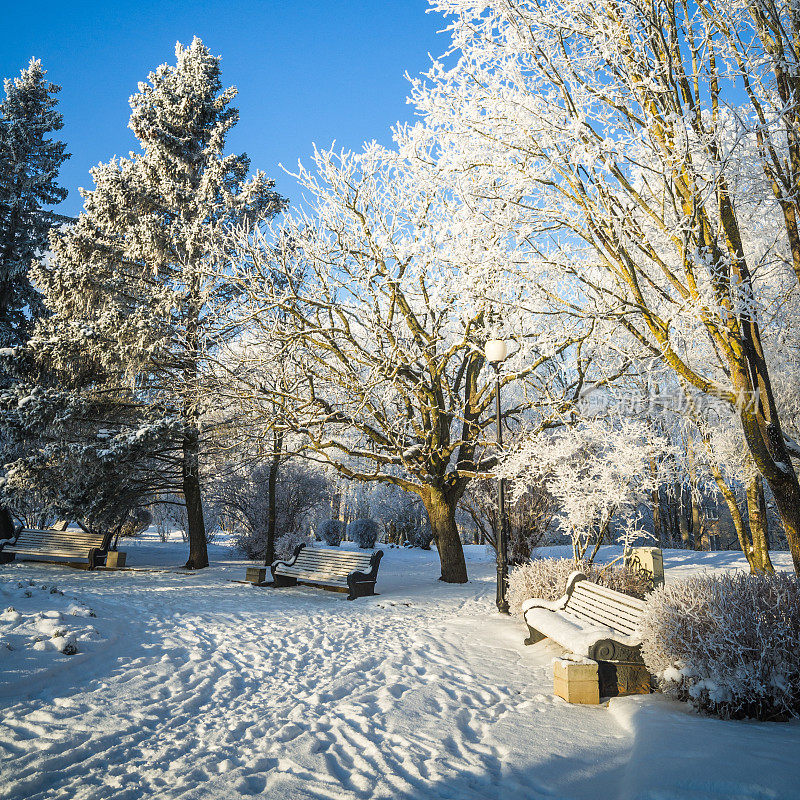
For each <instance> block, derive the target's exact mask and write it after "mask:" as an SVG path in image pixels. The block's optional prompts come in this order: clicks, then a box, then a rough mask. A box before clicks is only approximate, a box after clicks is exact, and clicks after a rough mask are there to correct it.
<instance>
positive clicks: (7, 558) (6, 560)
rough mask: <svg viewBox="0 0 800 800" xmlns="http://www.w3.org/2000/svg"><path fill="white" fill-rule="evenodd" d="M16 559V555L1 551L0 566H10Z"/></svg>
mask: <svg viewBox="0 0 800 800" xmlns="http://www.w3.org/2000/svg"><path fill="white" fill-rule="evenodd" d="M16 557H17V554H16V553H4V552H3V551H2V550H0V564H10V563H11V562H12V561H13V560H14V559H15V558H16Z"/></svg>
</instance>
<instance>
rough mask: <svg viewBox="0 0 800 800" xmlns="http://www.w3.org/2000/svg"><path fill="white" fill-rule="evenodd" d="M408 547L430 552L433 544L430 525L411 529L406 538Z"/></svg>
mask: <svg viewBox="0 0 800 800" xmlns="http://www.w3.org/2000/svg"><path fill="white" fill-rule="evenodd" d="M406 542H408V546H409V547H419V548H420V549H422V550H430V549H431V543H432V542H433V531H432V530H431V528H430V525H419V526H416V527H413V528H411V529H410V530H409V531H408V535H407V537H406Z"/></svg>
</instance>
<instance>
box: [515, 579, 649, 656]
mask: <svg viewBox="0 0 800 800" xmlns="http://www.w3.org/2000/svg"><path fill="white" fill-rule="evenodd" d="M644 609H645V604H644V601H643V600H639V599H638V598H636V597H630V596H629V595H626V594H622V592H617V591H614V590H613V589H609V588H607V587H605V586H598V585H597V584H596V583H592V582H591V581H589V580H588V579H587V578H586V576H585V575H584V574H583V573H582V572H573V573H572V574H571V575H570V576H569V578H568V580H567V586H566V590H565V592H564V595H563V596H562V597H560V598H559V599H558V600H540V599H538V598H533V599H531V600H527V601H526V602H524V603H523V604H522V612H523V615H524V617H525V623H526V624H527V626H528V629H529V631H530V636H529V637H528V639H526V640H525V643H526V644H533V643H534V642H537V641H539V640H540V639H543V638H545V637H546V638H548V639H552V640H553V641H555V642H558V643H559V644H560V645H562V646H563V647H565V648H567V649H568V650H570V651H571V652H573V653H575V654H576V655H579V656H586V657H588V658H592V659H594V660H596V661H614V662H622V663H635V664H641V663H642V658H641V653H640V648H641V644H642V639H641V636H640V634H639V631H638V625H639V620H640V619H641V616H642V614H643V613H644Z"/></svg>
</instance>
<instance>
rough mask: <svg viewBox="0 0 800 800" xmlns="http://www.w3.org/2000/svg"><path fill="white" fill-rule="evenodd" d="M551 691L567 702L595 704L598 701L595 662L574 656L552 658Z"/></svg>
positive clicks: (598, 685) (598, 687) (598, 690)
mask: <svg viewBox="0 0 800 800" xmlns="http://www.w3.org/2000/svg"><path fill="white" fill-rule="evenodd" d="M553 693H554V694H555V695H557V696H558V697H561V698H563V699H564V700H566V701H567V702H568V703H582V704H585V705H597V704H598V703H599V702H600V683H599V681H598V676H597V662H596V661H592V660H591V659H588V658H580V657H575V656H573V657H570V656H562V657H561V658H555V659H553Z"/></svg>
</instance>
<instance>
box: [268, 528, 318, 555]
mask: <svg viewBox="0 0 800 800" xmlns="http://www.w3.org/2000/svg"><path fill="white" fill-rule="evenodd" d="M300 544H304V545H306V547H308V546H309V545H310V544H311V538H310V537H309V535H308V534H307V533H303V532H302V531H289V533H284V534H283V535H282V536H279V537H278V538H277V539H276V540H275V558H276V559H279V560H284V559H287V558H291V557H292V554H293V553H294V551H295V549H296V548H297V546H298V545H300ZM260 557H261V558H263V553H262V555H261V556H260Z"/></svg>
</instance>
